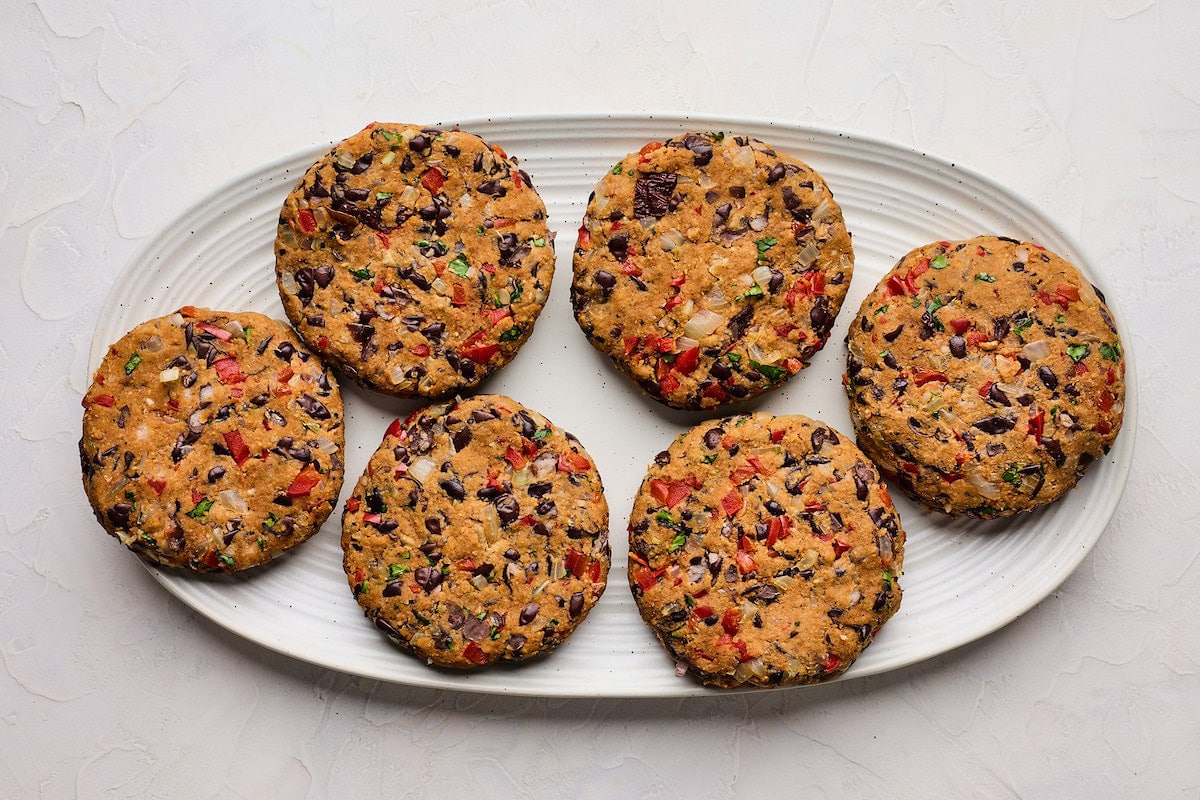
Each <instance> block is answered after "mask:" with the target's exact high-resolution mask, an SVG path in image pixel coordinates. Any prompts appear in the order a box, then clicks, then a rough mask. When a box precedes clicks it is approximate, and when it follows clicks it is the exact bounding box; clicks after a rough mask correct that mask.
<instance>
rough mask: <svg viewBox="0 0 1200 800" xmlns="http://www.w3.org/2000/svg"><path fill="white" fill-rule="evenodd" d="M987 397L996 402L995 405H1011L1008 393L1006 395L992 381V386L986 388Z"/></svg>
mask: <svg viewBox="0 0 1200 800" xmlns="http://www.w3.org/2000/svg"><path fill="white" fill-rule="evenodd" d="M988 399H989V400H991V401H992V402H993V403H996V404H997V405H1001V406H1011V405H1012V401H1010V400H1009V399H1008V395H1006V394H1005V393H1004V392H1003V391H1001V390H1000V387H999V386H997V385H996V384H994V383H993V384H992V388H990V389H988ZM976 427H978V426H976Z"/></svg>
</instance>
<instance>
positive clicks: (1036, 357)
mask: <svg viewBox="0 0 1200 800" xmlns="http://www.w3.org/2000/svg"><path fill="white" fill-rule="evenodd" d="M1021 355H1023V356H1025V357H1026V358H1028V359H1029V360H1030V361H1040V360H1041V359H1043V358H1045V357H1046V356H1048V355H1050V344H1049V343H1048V342H1047V341H1046V340H1045V339H1038V340H1037V341H1036V342H1030V343H1029V344H1027V345H1025V346H1024V347H1022V348H1021Z"/></svg>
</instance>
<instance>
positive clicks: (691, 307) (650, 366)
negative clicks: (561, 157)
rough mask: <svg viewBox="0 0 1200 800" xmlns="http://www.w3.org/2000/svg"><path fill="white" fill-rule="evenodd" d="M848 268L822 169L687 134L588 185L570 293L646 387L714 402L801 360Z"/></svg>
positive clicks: (731, 398) (768, 383)
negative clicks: (591, 186) (590, 187)
mask: <svg viewBox="0 0 1200 800" xmlns="http://www.w3.org/2000/svg"><path fill="white" fill-rule="evenodd" d="M853 270H854V255H853V252H852V250H851V246H850V235H849V234H848V233H847V232H846V226H845V223H844V222H843V220H842V212H841V209H840V208H839V207H838V205H837V203H836V202H835V201H834V199H833V195H832V194H831V193H830V191H829V188H828V187H827V186H826V184H825V181H824V180H822V178H821V176H820V175H818V174H817V173H816V172H815V171H813V170H812V169H811V168H810V167H808V166H807V165H805V164H804V163H802V162H800V161H798V160H796V159H794V158H791V157H789V156H787V155H784V154H781V153H778V152H776V151H775V150H773V149H772V148H771V147H769V146H768V145H766V144H764V143H762V142H760V141H758V140H757V139H750V138H746V137H743V136H733V135H725V134H720V133H711V132H709V133H687V134H683V135H681V136H677V137H675V138H673V139H668V140H667V141H666V142H663V143H659V142H652V143H650V144H648V145H646V146H645V147H643V148H642V150H641V151H640V152H639V153H633V154H631V155H629V156H627V157H626V158H624V159H623V160H622V161H621V162H620V163H618V164H617V165H616V166H614V167H613V168H612V170H611V171H610V172H609V174H607V175H605V176H604V178H603V179H601V181H600V182H599V183H598V184H597V185H596V190H595V191H594V192H593V194H592V196H591V198H590V199H589V201H588V206H587V212H586V215H585V216H584V218H583V226H582V227H581V228H580V229H579V238H578V239H577V241H576V244H575V257H574V280H573V283H572V286H571V300H572V304H573V306H574V310H575V318H576V320H577V321H578V322H579V326H580V327H581V328H582V329H583V331H584V333H585V334H587V337H588V339H589V340H590V341H591V343H592V344H593V345H594V346H595V347H596V348H597V349H598V350H600V351H601V352H602V353H605V354H607V355H608V356H609V357H611V358H612V360H613V361H614V363H615V364H616V365H617V367H618V368H619V369H620V370H621V371H622V372H624V373H625V374H626V375H628V376H629V377H630V378H632V379H633V380H634V381H635V382H636V383H637V384H638V385H639V386H641V387H642V388H643V389H644V390H645V391H646V392H647V393H648V394H649V395H650V396H651V397H654V398H655V399H657V400H659V401H661V402H663V403H665V404H666V405H669V406H672V407H675V408H693V409H694V408H716V407H718V406H722V405H725V404H728V403H732V402H736V401H738V400H745V399H747V398H751V397H754V396H756V395H758V394H761V393H762V392H765V391H768V390H770V389H773V388H775V387H778V386H779V385H781V384H782V383H783V382H784V381H785V380H787V378H789V377H790V376H791V375H793V374H795V373H797V372H799V371H800V370H801V369H802V368H803V367H804V366H805V364H806V363H807V361H808V360H809V359H810V358H811V357H812V356H813V354H814V353H816V352H817V351H818V350H820V349H821V347H822V346H823V345H824V344H825V340H826V339H827V337H828V335H829V329H830V328H831V327H832V326H833V321H834V319H835V317H836V316H837V313H838V310H839V309H840V308H841V305H842V300H843V299H844V298H845V296H846V289H847V287H848V286H849V283H850V278H851V275H852V273H853Z"/></svg>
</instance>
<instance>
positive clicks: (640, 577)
mask: <svg viewBox="0 0 1200 800" xmlns="http://www.w3.org/2000/svg"><path fill="white" fill-rule="evenodd" d="M662 574H663V571H662V570H654V569H650V568H649V567H648V566H646V565H645V564H639V565H638V568H637V569H636V570H634V572H633V579H634V580H635V581H636V582H637V585H638V587H640V588H641V590H642V592H643V593H644V592H648V591H650V590H651V589H653V588H654V587H655V586H657V585H658V582H659V581H660V580H662Z"/></svg>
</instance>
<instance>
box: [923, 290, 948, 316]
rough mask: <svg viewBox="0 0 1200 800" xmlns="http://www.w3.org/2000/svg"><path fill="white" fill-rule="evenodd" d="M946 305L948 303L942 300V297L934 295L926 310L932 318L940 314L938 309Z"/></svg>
mask: <svg viewBox="0 0 1200 800" xmlns="http://www.w3.org/2000/svg"><path fill="white" fill-rule="evenodd" d="M944 305H946V301H945V300H943V299H942V297H941V295H934V296H933V298H932V299H931V300H930V301H929V302H928V303H926V304H925V310H926V311H927V312H928V313H929V316H931V317H932V316H933V315H934V314H936V313H937V312H938V309H939V308H941V307H942V306H944Z"/></svg>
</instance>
